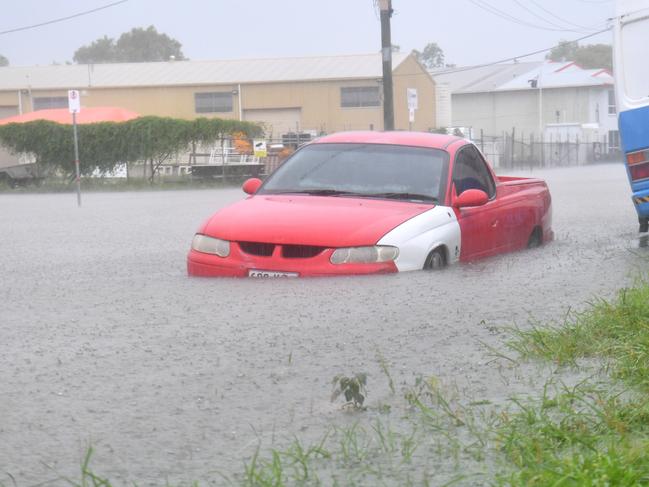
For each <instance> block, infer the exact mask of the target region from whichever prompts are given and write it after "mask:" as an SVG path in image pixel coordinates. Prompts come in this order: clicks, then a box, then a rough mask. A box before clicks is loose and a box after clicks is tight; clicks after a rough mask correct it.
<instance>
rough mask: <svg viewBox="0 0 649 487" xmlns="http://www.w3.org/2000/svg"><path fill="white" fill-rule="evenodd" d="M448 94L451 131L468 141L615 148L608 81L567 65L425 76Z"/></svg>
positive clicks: (601, 72)
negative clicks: (462, 131) (469, 136)
mask: <svg viewBox="0 0 649 487" xmlns="http://www.w3.org/2000/svg"><path fill="white" fill-rule="evenodd" d="M431 74H432V75H433V76H434V78H435V81H436V82H437V83H438V84H442V83H447V84H448V86H449V87H450V90H451V94H452V115H451V120H452V125H453V126H456V127H470V128H471V129H472V133H473V135H474V137H476V138H477V137H479V136H480V134H483V135H484V136H485V137H501V136H503V134H509V135H511V134H512V133H513V134H514V138H515V139H521V140H522V139H529V138H530V136H531V137H532V138H533V139H534V140H536V141H539V140H540V139H541V137H542V138H543V140H544V141H546V142H547V141H548V140H555V141H570V142H575V141H579V142H584V143H601V144H604V145H606V146H607V147H608V148H610V149H617V148H618V147H619V136H618V131H617V113H616V107H615V96H614V91H613V77H612V75H611V73H610V72H608V71H607V70H605V69H583V68H581V67H580V66H578V65H577V64H575V63H572V62H561V63H555V62H531V63H510V64H498V65H492V66H484V67H478V68H473V67H466V68H448V69H440V70H437V71H434V72H432V73H431Z"/></svg>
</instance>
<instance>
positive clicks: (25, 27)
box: [0, 0, 128, 35]
mask: <svg viewBox="0 0 649 487" xmlns="http://www.w3.org/2000/svg"><path fill="white" fill-rule="evenodd" d="M126 2H128V0H119V1H118V2H113V3H109V4H107V5H104V6H102V7H97V8H93V9H92V10H86V11H84V12H79V13H77V14H73V15H68V16H67V17H61V18H58V19H53V20H48V21H47V22H41V23H39V24H33V25H26V26H24V27H16V28H15V29H9V30H3V31H0V35H4V34H11V33H13V32H20V31H23V30H29V29H35V28H37V27H43V26H44V25H50V24H56V23H57V22H63V21H66V20H70V19H74V18H77V17H82V16H84V15H88V14H92V13H95V12H99V11H100V10H105V9H107V8H110V7H114V6H115V5H119V4H121V3H126Z"/></svg>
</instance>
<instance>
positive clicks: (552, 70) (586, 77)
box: [494, 62, 614, 91]
mask: <svg viewBox="0 0 649 487" xmlns="http://www.w3.org/2000/svg"><path fill="white" fill-rule="evenodd" d="M531 80H536V81H537V87H538V86H540V87H541V88H543V89H546V88H574V87H585V86H602V85H612V84H613V81H614V80H613V76H611V74H610V73H609V72H608V71H606V70H604V69H583V68H581V67H580V66H578V65H577V64H575V63H552V62H548V63H543V64H541V65H540V66H538V67H536V68H535V69H532V70H531V71H529V72H527V73H525V74H524V75H521V76H518V77H517V78H515V79H513V80H510V81H508V82H507V83H504V84H502V85H500V86H499V87H498V88H497V89H496V90H494V91H514V90H529V89H534V88H532V87H531V83H530V81H531Z"/></svg>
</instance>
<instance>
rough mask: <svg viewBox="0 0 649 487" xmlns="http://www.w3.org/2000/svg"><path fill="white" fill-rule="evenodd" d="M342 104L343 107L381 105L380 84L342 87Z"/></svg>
mask: <svg viewBox="0 0 649 487" xmlns="http://www.w3.org/2000/svg"><path fill="white" fill-rule="evenodd" d="M340 106H341V107H343V108H360V107H378V106H381V98H380V96H379V87H378V86H353V87H351V86H350V87H347V88H340Z"/></svg>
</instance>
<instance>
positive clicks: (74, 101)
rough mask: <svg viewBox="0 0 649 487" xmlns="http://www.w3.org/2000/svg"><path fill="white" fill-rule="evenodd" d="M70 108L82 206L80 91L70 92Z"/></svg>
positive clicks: (78, 196) (79, 200)
mask: <svg viewBox="0 0 649 487" xmlns="http://www.w3.org/2000/svg"><path fill="white" fill-rule="evenodd" d="M68 108H69V110H70V113H71V114H72V130H73V132H74V167H75V170H76V173H77V206H79V207H80V206H81V174H80V171H79V139H78V136H77V113H79V112H80V111H81V97H80V96H79V91H78V90H68Z"/></svg>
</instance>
